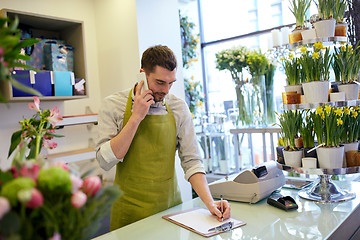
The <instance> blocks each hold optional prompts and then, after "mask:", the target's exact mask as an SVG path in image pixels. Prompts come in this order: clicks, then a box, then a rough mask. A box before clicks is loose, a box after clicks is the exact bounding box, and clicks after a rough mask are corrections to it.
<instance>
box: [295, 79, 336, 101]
mask: <svg viewBox="0 0 360 240" xmlns="http://www.w3.org/2000/svg"><path fill="white" fill-rule="evenodd" d="M302 86H303V90H304V95H305V100H306V102H307V103H324V102H327V101H328V97H329V88H330V86H329V82H328V81H314V82H307V83H303V84H302Z"/></svg>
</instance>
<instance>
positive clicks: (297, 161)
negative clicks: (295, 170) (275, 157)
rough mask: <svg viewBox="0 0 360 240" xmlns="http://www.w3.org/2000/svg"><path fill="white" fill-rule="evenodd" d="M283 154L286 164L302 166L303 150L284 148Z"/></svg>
mask: <svg viewBox="0 0 360 240" xmlns="http://www.w3.org/2000/svg"><path fill="white" fill-rule="evenodd" d="M283 154H284V161H285V165H286V166H290V167H301V159H302V151H286V150H283Z"/></svg>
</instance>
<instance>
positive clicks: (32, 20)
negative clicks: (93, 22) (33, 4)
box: [0, 9, 89, 102]
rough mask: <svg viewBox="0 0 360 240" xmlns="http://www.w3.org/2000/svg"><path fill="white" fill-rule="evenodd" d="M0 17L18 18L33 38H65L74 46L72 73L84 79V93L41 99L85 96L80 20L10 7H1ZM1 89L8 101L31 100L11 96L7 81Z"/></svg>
mask: <svg viewBox="0 0 360 240" xmlns="http://www.w3.org/2000/svg"><path fill="white" fill-rule="evenodd" d="M0 16H1V17H8V18H10V19H14V18H15V16H17V17H18V18H19V23H20V24H24V25H27V26H29V27H30V28H31V30H32V33H33V36H32V37H33V38H49V39H53V38H56V39H61V40H65V41H66V44H69V45H71V46H73V47H74V74H75V77H76V78H80V79H85V80H86V81H85V95H76V96H47V97H40V100H41V101H54V100H57V101H59V100H74V99H82V98H87V97H88V93H89V89H88V83H87V76H86V61H85V44H84V23H83V22H82V21H76V20H70V19H64V18H57V17H52V16H46V15H40V14H34V13H28V12H22V11H17V10H11V9H1V10H0ZM0 84H1V88H0V89H1V90H2V92H3V95H4V96H5V97H6V98H7V99H8V100H9V102H24V101H32V97H13V91H12V86H11V84H10V83H9V82H7V81H1V83H0Z"/></svg>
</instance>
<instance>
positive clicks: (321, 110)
mask: <svg viewBox="0 0 360 240" xmlns="http://www.w3.org/2000/svg"><path fill="white" fill-rule="evenodd" d="M322 113H323V108H322V107H321V106H318V107H317V108H316V114H317V115H321V114H322Z"/></svg>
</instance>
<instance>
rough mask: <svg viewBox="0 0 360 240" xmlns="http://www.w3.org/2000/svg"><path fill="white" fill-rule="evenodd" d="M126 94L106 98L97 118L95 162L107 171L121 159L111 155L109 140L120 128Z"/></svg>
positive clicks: (121, 93) (120, 93)
mask: <svg viewBox="0 0 360 240" xmlns="http://www.w3.org/2000/svg"><path fill="white" fill-rule="evenodd" d="M125 104H126V94H125V93H123V92H119V93H117V94H115V95H111V96H109V97H106V98H105V99H104V101H103V103H102V106H101V109H100V111H99V116H98V141H97V144H96V160H97V161H98V163H99V165H100V167H101V168H103V169H104V170H106V171H108V170H110V169H111V168H112V167H114V166H115V165H116V164H117V163H118V162H122V160H123V159H117V158H116V156H115V154H114V153H113V151H112V149H111V146H110V140H111V139H112V138H114V137H115V136H116V135H117V134H118V133H119V132H120V130H121V128H122V122H123V116H124V112H125V107H126V105H125Z"/></svg>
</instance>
